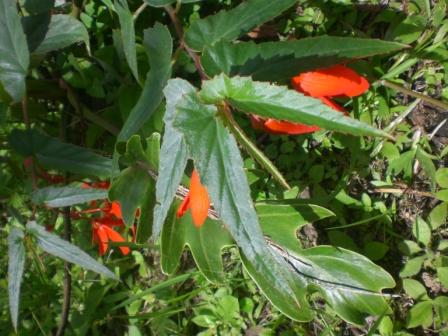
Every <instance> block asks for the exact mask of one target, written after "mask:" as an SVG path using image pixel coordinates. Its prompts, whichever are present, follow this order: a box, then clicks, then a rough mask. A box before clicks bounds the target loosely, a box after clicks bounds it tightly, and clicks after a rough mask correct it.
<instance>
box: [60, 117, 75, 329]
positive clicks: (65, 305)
mask: <svg viewBox="0 0 448 336" xmlns="http://www.w3.org/2000/svg"><path fill="white" fill-rule="evenodd" d="M69 118H70V116H69V115H68V113H66V112H65V113H64V112H63V113H62V116H61V128H60V132H61V139H62V141H65V142H66V141H67V140H68V136H67V130H68V124H69ZM67 180H68V174H66V176H65V182H66V183H67ZM62 214H63V219H64V239H65V240H66V241H68V242H70V240H71V237H72V221H71V210H70V207H69V206H68V207H64V208H63V209H62ZM70 268H71V266H70V263H68V262H65V263H64V296H63V301H62V312H61V321H60V322H59V327H58V330H57V332H56V336H62V335H64V333H65V329H66V328H67V324H68V317H69V315H70V302H71V294H72V276H71V273H70Z"/></svg>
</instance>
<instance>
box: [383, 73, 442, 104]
mask: <svg viewBox="0 0 448 336" xmlns="http://www.w3.org/2000/svg"><path fill="white" fill-rule="evenodd" d="M378 83H379V84H381V85H383V86H385V87H388V88H390V89H392V90H395V91H398V92H401V93H403V94H405V95H408V96H411V97H414V98H417V99H421V100H423V101H425V102H427V103H428V104H431V105H434V106H437V107H440V108H441V109H443V110H445V111H446V110H448V104H446V103H444V102H442V101H440V100H437V99H434V98H431V97H429V96H427V95H424V94H421V93H418V92H415V91H412V90H409V89H406V88H404V87H402V86H400V85H397V84H395V83H392V82H390V81H388V80H385V79H382V80H380V81H379V82H378Z"/></svg>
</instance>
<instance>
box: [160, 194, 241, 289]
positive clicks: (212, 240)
mask: <svg viewBox="0 0 448 336" xmlns="http://www.w3.org/2000/svg"><path fill="white" fill-rule="evenodd" d="M179 204H180V203H179V202H175V203H174V204H173V206H172V207H171V210H170V213H169V214H168V217H167V220H166V222H165V224H164V226H163V229H162V239H161V266H162V270H163V271H164V272H165V273H167V274H173V273H174V272H175V271H176V270H177V268H178V266H179V260H180V257H181V255H182V252H183V250H184V248H185V246H188V247H189V249H190V251H191V254H192V255H193V258H194V260H195V262H196V265H197V266H198V268H199V270H200V271H201V272H202V274H203V275H204V276H205V277H206V278H207V279H208V280H209V281H211V282H214V283H222V282H223V281H224V279H225V276H224V267H223V263H222V258H221V252H222V250H223V249H224V248H225V247H227V246H231V245H233V244H234V243H233V239H232V237H231V236H230V235H229V232H228V231H227V230H226V229H225V228H224V226H223V225H222V223H220V222H218V221H214V220H211V219H207V220H206V221H205V223H204V225H202V226H201V228H200V229H197V228H196V227H195V226H194V224H193V221H192V218H191V214H190V212H187V213H186V214H185V215H184V216H182V217H181V218H180V219H177V218H176V209H177V207H178V206H179Z"/></svg>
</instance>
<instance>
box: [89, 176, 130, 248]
mask: <svg viewBox="0 0 448 336" xmlns="http://www.w3.org/2000/svg"><path fill="white" fill-rule="evenodd" d="M109 186H110V183H109V182H108V181H105V182H93V183H87V182H86V183H84V184H83V185H82V188H98V189H108V188H109ZM94 212H101V217H95V218H92V220H91V222H92V239H93V241H94V242H97V243H98V248H99V253H100V255H101V256H102V255H104V254H105V253H106V251H107V248H108V246H109V241H112V242H125V241H126V240H125V239H124V238H123V236H122V235H121V234H119V233H118V232H117V231H115V230H114V229H113V227H114V226H118V227H124V226H125V225H124V222H123V218H122V215H121V207H120V203H119V202H118V201H113V202H109V201H107V200H106V201H104V203H103V205H102V207H100V208H97V204H96V202H95V201H93V202H91V203H90V209H88V210H85V211H83V213H94ZM132 234H133V237H135V229H134V227H132ZM133 239H134V238H133ZM119 249H120V250H121V253H122V254H123V255H127V254H128V253H129V252H130V249H129V247H127V246H119Z"/></svg>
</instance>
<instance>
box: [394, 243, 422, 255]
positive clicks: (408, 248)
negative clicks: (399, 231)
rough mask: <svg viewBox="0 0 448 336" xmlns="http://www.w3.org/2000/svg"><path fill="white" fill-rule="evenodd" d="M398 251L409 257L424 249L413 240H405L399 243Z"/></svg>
mask: <svg viewBox="0 0 448 336" xmlns="http://www.w3.org/2000/svg"><path fill="white" fill-rule="evenodd" d="M398 249H399V250H400V251H401V252H402V253H403V254H404V255H406V256H408V257H410V256H412V255H413V254H416V253H418V252H420V251H421V250H422V248H421V247H420V246H419V245H418V244H417V243H416V242H414V241H412V240H403V241H402V242H400V243H398Z"/></svg>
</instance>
